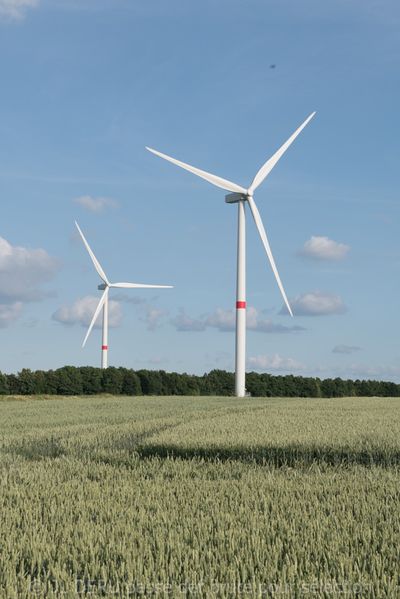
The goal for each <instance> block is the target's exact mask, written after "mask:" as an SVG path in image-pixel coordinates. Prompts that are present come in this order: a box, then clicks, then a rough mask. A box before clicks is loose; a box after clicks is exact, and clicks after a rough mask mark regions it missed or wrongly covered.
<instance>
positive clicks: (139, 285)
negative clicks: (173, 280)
mask: <svg viewBox="0 0 400 599" xmlns="http://www.w3.org/2000/svg"><path fill="white" fill-rule="evenodd" d="M109 286H110V287H120V288H123V289H172V288H173V285H144V284H142V283H110V285H109Z"/></svg>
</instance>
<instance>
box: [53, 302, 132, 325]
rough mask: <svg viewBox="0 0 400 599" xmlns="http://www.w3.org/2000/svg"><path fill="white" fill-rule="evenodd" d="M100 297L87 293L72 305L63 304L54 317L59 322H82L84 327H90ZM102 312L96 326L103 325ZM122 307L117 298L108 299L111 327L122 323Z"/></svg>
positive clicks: (70, 323)
mask: <svg viewBox="0 0 400 599" xmlns="http://www.w3.org/2000/svg"><path fill="white" fill-rule="evenodd" d="M99 299H100V297H95V296H92V295H86V296H85V297H81V298H79V299H77V300H76V301H75V302H74V303H73V304H72V306H61V308H58V310H56V312H54V314H53V316H52V318H53V320H56V321H57V322H61V323H63V324H66V325H74V324H80V325H81V326H83V327H88V326H89V324H90V321H91V320H92V318H93V314H94V312H95V310H96V307H97V304H98V303H99ZM101 319H102V312H100V314H99V316H98V318H97V320H96V324H95V326H96V327H100V326H101ZM121 320H122V309H121V306H120V304H119V302H116V301H115V300H109V301H108V324H109V326H110V327H117V326H119V325H120V324H121Z"/></svg>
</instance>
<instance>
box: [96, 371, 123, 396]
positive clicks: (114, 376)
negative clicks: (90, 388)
mask: <svg viewBox="0 0 400 599" xmlns="http://www.w3.org/2000/svg"><path fill="white" fill-rule="evenodd" d="M123 381H124V377H123V374H122V373H121V371H120V369H119V368H114V366H109V367H108V368H105V369H104V370H103V371H102V384H101V386H102V391H103V393H111V394H112V395H121V391H122V385H123Z"/></svg>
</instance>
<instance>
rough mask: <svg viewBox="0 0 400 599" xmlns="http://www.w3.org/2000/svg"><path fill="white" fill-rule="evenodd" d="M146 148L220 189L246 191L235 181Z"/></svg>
mask: <svg viewBox="0 0 400 599" xmlns="http://www.w3.org/2000/svg"><path fill="white" fill-rule="evenodd" d="M146 150H149V152H152V154H155V155H156V156H159V157H160V158H164V159H165V160H168V161H169V162H172V164H176V165H177V166H180V167H181V168H184V169H185V170H187V171H189V172H190V173H193V174H195V175H197V176H198V177H201V178H202V179H205V180H206V181H208V182H209V183H211V184H212V185H215V186H216V187H221V188H222V189H226V190H227V191H233V192H237V193H247V191H246V189H245V188H244V187H241V186H240V185H237V184H236V183H232V181H228V180H227V179H222V177H217V175H213V174H211V173H207V171H202V170H201V169H199V168H196V167H195V166H190V164H186V163H185V162H181V161H180V160H176V158H171V156H167V154H162V153H161V152H158V151H157V150H153V149H152V148H148V147H147V146H146Z"/></svg>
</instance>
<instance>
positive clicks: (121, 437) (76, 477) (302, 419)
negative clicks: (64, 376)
mask: <svg viewBox="0 0 400 599" xmlns="http://www.w3.org/2000/svg"><path fill="white" fill-rule="evenodd" d="M0 442H1V444H0V471H1V477H0V597H1V599H11V598H18V599H19V598H22V599H30V598H31V597H32V598H33V597H43V598H46V599H47V598H50V599H51V598H55V597H57V598H58V597H63V598H65V599H69V598H74V599H75V598H77V597H95V598H97V597H146V598H147V597H157V598H158V597H172V598H173V599H175V598H179V597H185V598H186V597H210V598H214V597H216V598H217V597H221V598H223V597H226V598H231V597H246V598H247V597H290V598H292V597H334V598H336V597H363V598H364V597H379V598H380V597H390V598H396V597H400V578H399V572H400V467H399V465H400V400H399V399H391V398H384V399H381V398H368V399H364V398H356V399H355V398H353V399H351V398H349V399H347V398H345V399H271V398H269V399H262V398H259V399H254V398H253V399H245V400H238V399H236V398H229V397H225V398H215V397H208V398H198V397H197V398H192V397H180V398H176V397H174V398H172V397H162V398H161V397H140V398H132V397H122V398H121V397H119V398H114V397H90V398H87V397H86V398H83V397H77V398H39V399H38V398H24V399H22V398H20V399H18V398H5V399H2V400H0Z"/></svg>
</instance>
